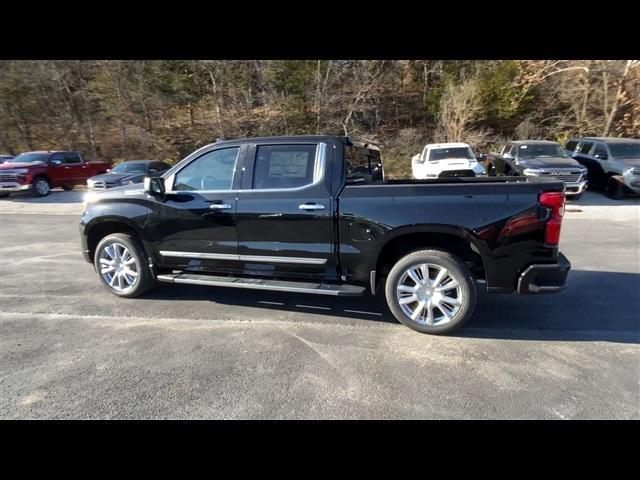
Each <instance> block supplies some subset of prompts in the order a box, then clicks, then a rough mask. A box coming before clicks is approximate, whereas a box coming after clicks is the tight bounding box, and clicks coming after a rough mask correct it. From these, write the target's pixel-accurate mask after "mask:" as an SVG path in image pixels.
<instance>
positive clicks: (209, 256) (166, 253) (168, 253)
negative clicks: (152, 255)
mask: <svg viewBox="0 0 640 480" xmlns="http://www.w3.org/2000/svg"><path fill="white" fill-rule="evenodd" d="M158 253H160V255H162V256H163V257H179V258H202V259H205V260H240V257H239V256H238V255H235V254H228V253H199V252H176V251H173V250H160V252H158Z"/></svg>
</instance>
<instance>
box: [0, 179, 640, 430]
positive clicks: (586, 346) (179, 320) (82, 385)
mask: <svg viewBox="0 0 640 480" xmlns="http://www.w3.org/2000/svg"><path fill="white" fill-rule="evenodd" d="M82 195H83V192H76V191H73V192H53V193H52V194H51V195H50V196H49V197H46V198H43V199H34V198H32V197H28V196H26V195H16V196H15V197H14V196H12V197H10V198H9V199H3V200H0V325H1V329H0V344H1V351H0V358H1V365H0V394H1V395H0V396H1V401H0V418H3V419H34V418H36V419H43V418H47V419H75V418H98V419H112V418H113V419H115V418H118V419H130V418H131V419H133V418H141V419H145V418H173V419H195V418H207V419H209V418H211V419H218V418H224V419H245V418H249V419H282V418H284V419H316V418H321V419H325V418H326V419H408V418H421V419H422V418H424V419H445V418H451V419H467V418H474V419H476V418H477V419H487V418H491V419H493V418H498V419H640V250H639V246H640V200H638V199H627V200H625V201H623V202H613V201H610V200H608V199H606V198H605V197H603V196H602V195H600V194H598V193H592V192H587V193H586V194H585V195H584V196H583V197H582V198H581V199H580V200H578V201H576V202H571V203H569V204H568V207H567V214H566V217H565V222H564V224H563V231H562V239H561V247H562V251H563V252H564V253H565V254H566V255H567V257H568V258H569V259H570V260H571V262H572V266H573V269H572V272H571V274H570V278H569V282H570V283H569V287H568V288H567V289H566V290H564V291H563V292H561V293H558V294H556V295H547V296H528V297H524V296H518V295H491V296H489V295H486V294H483V295H481V296H480V298H479V302H478V308H477V311H476V314H475V317H474V318H473V319H472V320H471V321H470V322H469V323H468V324H467V327H466V328H464V329H463V330H462V331H460V332H459V334H457V335H456V336H451V337H432V336H427V335H421V334H418V333H416V332H413V331H411V330H409V329H407V328H406V327H404V326H402V325H400V324H398V323H397V322H396V321H395V319H394V318H393V317H392V316H391V314H390V313H389V312H388V311H387V309H386V307H385V305H384V301H383V300H382V299H381V298H371V297H367V298H365V299H327V298H320V297H315V296H303V295H293V294H285V293H272V292H259V291H244V290H234V289H224V288H206V287H199V286H188V285H166V284H165V285H162V286H161V287H160V288H158V289H156V290H154V291H153V292H151V293H150V294H147V295H146V296H144V297H143V298H139V299H133V300H125V299H119V298H117V297H115V296H113V295H111V294H109V293H108V292H107V291H106V290H104V289H103V288H102V287H101V286H100V284H99V283H98V279H97V278H95V274H94V272H93V270H92V268H91V266H90V265H89V264H87V263H85V262H84V260H83V259H82V256H81V255H80V252H79V243H78V242H79V235H78V228H77V223H78V218H79V214H80V211H81V210H82V205H81V203H80V202H81V201H82Z"/></svg>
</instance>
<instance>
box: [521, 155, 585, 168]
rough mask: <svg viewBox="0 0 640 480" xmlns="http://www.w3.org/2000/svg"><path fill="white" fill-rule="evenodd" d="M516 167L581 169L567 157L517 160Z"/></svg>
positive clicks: (578, 164) (574, 161)
mask: <svg viewBox="0 0 640 480" xmlns="http://www.w3.org/2000/svg"><path fill="white" fill-rule="evenodd" d="M518 166H520V167H522V168H558V167H560V168H572V167H573V168H579V167H581V165H580V163H578V162H577V161H576V160H574V159H573V158H568V157H538V158H523V159H521V160H518Z"/></svg>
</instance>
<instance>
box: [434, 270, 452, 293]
mask: <svg viewBox="0 0 640 480" xmlns="http://www.w3.org/2000/svg"><path fill="white" fill-rule="evenodd" d="M448 273H449V272H448V271H447V269H446V268H441V269H440V271H439V272H438V275H436V278H435V280H434V281H433V286H434V287H436V288H437V287H438V286H439V285H440V282H442V281H443V280H444V277H446V276H447V274H448Z"/></svg>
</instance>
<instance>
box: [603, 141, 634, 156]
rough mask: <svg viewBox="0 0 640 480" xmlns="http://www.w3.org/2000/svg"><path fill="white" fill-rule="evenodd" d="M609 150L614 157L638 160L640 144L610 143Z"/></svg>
mask: <svg viewBox="0 0 640 480" xmlns="http://www.w3.org/2000/svg"><path fill="white" fill-rule="evenodd" d="M609 150H610V151H611V155H613V156H614V157H631V158H640V142H638V143H635V142H634V143H610V144H609Z"/></svg>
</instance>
